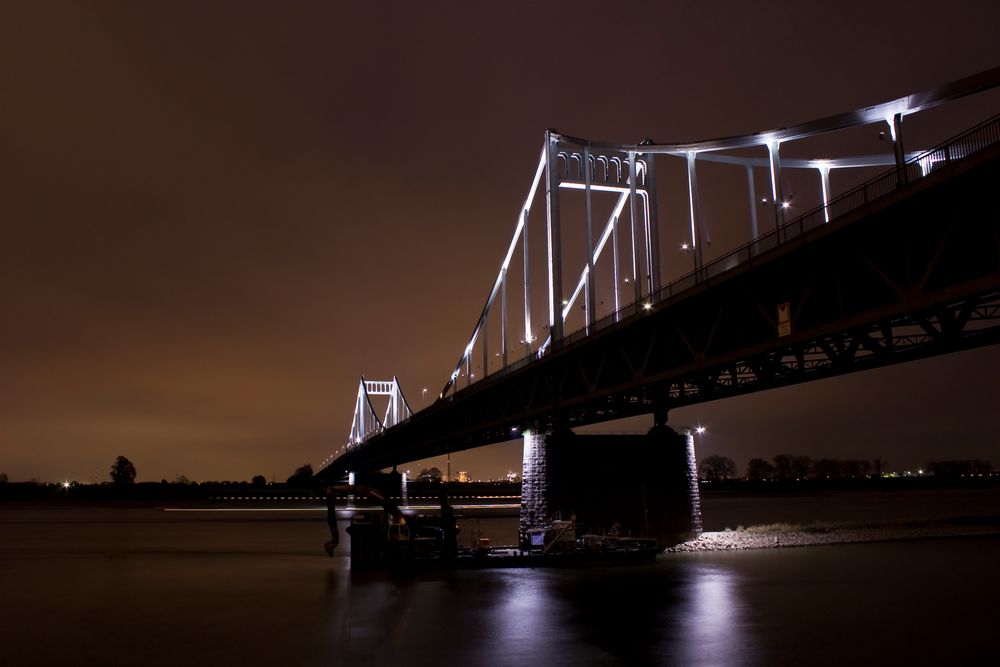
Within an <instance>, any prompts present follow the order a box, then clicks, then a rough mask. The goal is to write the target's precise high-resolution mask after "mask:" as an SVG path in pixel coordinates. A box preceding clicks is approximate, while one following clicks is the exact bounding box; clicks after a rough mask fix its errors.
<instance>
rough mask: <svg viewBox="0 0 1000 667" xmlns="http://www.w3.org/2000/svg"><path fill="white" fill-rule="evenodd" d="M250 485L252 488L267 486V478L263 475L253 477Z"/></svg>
mask: <svg viewBox="0 0 1000 667" xmlns="http://www.w3.org/2000/svg"><path fill="white" fill-rule="evenodd" d="M250 483H251V484H253V485H254V486H267V478H266V477H264V476H263V475H254V477H253V479H252V480H250Z"/></svg>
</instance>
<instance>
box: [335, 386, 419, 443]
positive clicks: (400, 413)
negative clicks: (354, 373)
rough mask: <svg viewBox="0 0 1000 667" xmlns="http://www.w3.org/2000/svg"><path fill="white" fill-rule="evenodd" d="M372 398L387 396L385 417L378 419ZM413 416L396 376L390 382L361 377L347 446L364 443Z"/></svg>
mask: <svg viewBox="0 0 1000 667" xmlns="http://www.w3.org/2000/svg"><path fill="white" fill-rule="evenodd" d="M372 396H388V397H389V405H388V406H387V407H386V409H385V416H384V417H382V419H379V418H378V415H377V414H376V413H375V408H374V407H373V406H372V402H371V397H372ZM412 414H413V410H411V409H410V404H409V403H407V402H406V397H405V396H403V390H402V389H400V387H399V380H397V379H396V376H393V377H392V380H391V381H387V380H366V379H365V376H364V375H362V376H361V382H360V383H359V385H358V400H357V401H356V403H355V405H354V422H353V423H352V424H351V439H350V440H349V441H348V446H349V447H353V446H355V445H358V444H361V443H362V442H364V441H365V440H366V439H367V438H368V436H370V435H373V434H375V433H379V432H380V431H382V430H384V429H387V428H391V427H393V426H395V425H396V424H398V423H400V422H402V421H406V420H407V419H409V418H410V416H411V415H412Z"/></svg>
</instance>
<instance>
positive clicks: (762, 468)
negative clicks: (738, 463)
mask: <svg viewBox="0 0 1000 667" xmlns="http://www.w3.org/2000/svg"><path fill="white" fill-rule="evenodd" d="M776 474H777V473H776V472H775V470H774V466H773V465H771V464H770V463H768V462H767V461H765V460H764V459H750V462H749V463H747V479H751V480H762V479H774V476H775V475H776Z"/></svg>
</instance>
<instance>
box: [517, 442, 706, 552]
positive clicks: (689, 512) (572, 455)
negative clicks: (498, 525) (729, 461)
mask: <svg viewBox="0 0 1000 667" xmlns="http://www.w3.org/2000/svg"><path fill="white" fill-rule="evenodd" d="M556 513H559V514H560V515H561V516H562V518H563V519H566V518H569V517H570V516H573V515H575V516H576V520H577V524H578V525H580V526H581V527H583V528H585V529H587V530H589V531H590V532H594V533H599V534H600V533H607V532H609V531H610V530H611V529H612V527H613V526H615V525H616V524H617V526H618V527H619V530H620V532H621V534H625V535H632V536H645V537H651V538H654V539H656V540H657V542H658V543H659V545H660V546H661V547H664V548H665V547H667V546H670V545H672V544H677V543H679V542H683V541H684V540H688V539H691V538H692V537H694V536H696V535H698V534H699V533H700V532H701V503H700V498H699V494H698V479H697V473H696V466H695V453H694V439H693V438H692V437H691V435H689V434H679V433H677V432H676V431H674V430H673V429H671V428H670V427H668V426H665V425H659V426H654V427H653V428H652V429H650V431H649V433H647V434H646V435H624V434H622V435H577V434H575V433H573V432H572V431H570V430H568V429H567V430H562V431H550V432H533V431H529V432H526V433H525V438H524V459H523V466H522V487H521V521H520V530H519V534H520V539H521V543H522V545H524V544H527V539H528V533H529V531H530V530H531V529H533V528H542V527H544V526H546V525H547V524H548V523H549V522H550V520H551V519H552V517H553V515H555V514H556Z"/></svg>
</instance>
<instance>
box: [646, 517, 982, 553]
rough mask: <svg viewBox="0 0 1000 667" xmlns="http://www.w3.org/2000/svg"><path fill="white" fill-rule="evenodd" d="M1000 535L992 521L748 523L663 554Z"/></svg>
mask: <svg viewBox="0 0 1000 667" xmlns="http://www.w3.org/2000/svg"><path fill="white" fill-rule="evenodd" d="M997 534H1000V524H997V523H996V522H994V521H986V522H983V521H974V522H954V523H952V522H934V523H924V524H883V525H870V526H843V527H837V526H820V525H813V526H791V525H788V524H777V525H772V526H751V527H749V528H746V529H742V528H741V529H737V530H725V531H720V532H706V533H702V534H701V536H700V537H698V538H697V539H694V540H690V541H688V542H682V543H681V544H678V545H676V546H673V547H670V548H668V549H667V550H666V552H667V553H684V552H692V551H745V550H750V549H784V548H789V547H810V546H819V545H829V544H856V543H858V542H883V541H888V540H914V539H922V538H931V537H961V536H968V535H997Z"/></svg>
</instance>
